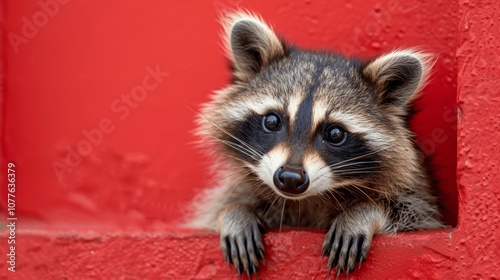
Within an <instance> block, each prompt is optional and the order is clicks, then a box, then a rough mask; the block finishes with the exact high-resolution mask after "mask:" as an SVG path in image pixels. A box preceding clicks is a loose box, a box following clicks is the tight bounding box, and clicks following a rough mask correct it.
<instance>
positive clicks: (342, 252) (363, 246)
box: [322, 216, 373, 279]
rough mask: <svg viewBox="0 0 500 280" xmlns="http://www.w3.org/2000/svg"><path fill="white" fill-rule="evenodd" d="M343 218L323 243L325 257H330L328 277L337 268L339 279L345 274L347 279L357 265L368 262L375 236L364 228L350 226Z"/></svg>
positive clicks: (335, 221) (334, 225)
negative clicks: (367, 258)
mask: <svg viewBox="0 0 500 280" xmlns="http://www.w3.org/2000/svg"><path fill="white" fill-rule="evenodd" d="M349 225H350V224H349V223H346V222H345V221H344V219H343V216H339V217H337V218H336V219H335V220H334V221H333V223H332V225H331V227H330V229H329V230H328V233H327V234H326V236H325V241H324V242H323V252H322V253H323V256H324V257H328V275H330V272H331V270H332V268H334V267H337V279H338V278H339V276H340V274H341V273H343V272H345V273H346V278H347V277H348V276H349V273H351V272H353V271H354V268H355V266H356V263H359V267H361V263H362V262H364V261H365V260H366V257H367V255H368V251H369V250H370V245H371V243H372V239H373V234H372V233H371V232H369V230H368V229H367V228H366V229H364V228H363V227H356V226H352V224H351V226H349Z"/></svg>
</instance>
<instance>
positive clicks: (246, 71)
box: [224, 12, 286, 81]
mask: <svg viewBox="0 0 500 280" xmlns="http://www.w3.org/2000/svg"><path fill="white" fill-rule="evenodd" d="M224 27H225V31H226V49H227V51H228V56H229V58H230V59H231V61H232V63H233V69H234V70H233V75H234V77H235V78H236V79H239V80H243V81H246V80H248V79H250V78H251V77H252V76H253V75H255V74H256V73H258V72H259V71H260V70H261V69H262V68H263V67H265V66H266V65H268V64H269V63H271V62H272V61H273V60H276V59H279V58H281V57H282V56H284V55H285V51H286V48H285V44H284V43H283V42H282V40H281V39H280V38H279V37H278V36H277V35H276V34H275V33H274V32H273V30H272V29H271V28H270V27H269V26H268V25H266V24H265V23H264V21H263V20H262V19H261V18H260V17H258V16H256V15H252V14H250V13H247V12H238V13H233V14H228V15H227V16H226V18H225V20H224Z"/></svg>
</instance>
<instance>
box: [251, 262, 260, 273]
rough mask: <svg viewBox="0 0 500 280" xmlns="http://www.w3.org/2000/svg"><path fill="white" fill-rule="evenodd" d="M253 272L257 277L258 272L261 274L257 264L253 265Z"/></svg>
mask: <svg viewBox="0 0 500 280" xmlns="http://www.w3.org/2000/svg"><path fill="white" fill-rule="evenodd" d="M252 270H253V272H254V273H255V275H257V272H259V266H258V265H255V264H252Z"/></svg>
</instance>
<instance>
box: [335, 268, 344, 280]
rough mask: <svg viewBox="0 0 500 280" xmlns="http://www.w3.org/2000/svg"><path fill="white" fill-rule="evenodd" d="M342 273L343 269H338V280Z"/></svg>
mask: <svg viewBox="0 0 500 280" xmlns="http://www.w3.org/2000/svg"><path fill="white" fill-rule="evenodd" d="M341 273H342V268H339V267H337V277H336V278H335V279H337V280H338V279H339V277H340V274H341Z"/></svg>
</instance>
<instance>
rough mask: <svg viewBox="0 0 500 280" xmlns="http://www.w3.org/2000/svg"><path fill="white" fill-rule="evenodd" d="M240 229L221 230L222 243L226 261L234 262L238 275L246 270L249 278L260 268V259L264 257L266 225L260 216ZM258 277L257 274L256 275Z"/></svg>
mask: <svg viewBox="0 0 500 280" xmlns="http://www.w3.org/2000/svg"><path fill="white" fill-rule="evenodd" d="M238 228H239V229H238V230H233V229H226V230H224V231H223V232H221V238H220V245H221V249H222V254H223V256H224V258H225V259H226V261H227V262H228V263H229V265H230V266H231V264H233V265H234V266H235V268H236V271H237V272H238V277H241V273H243V271H246V274H247V276H248V279H251V276H252V274H256V273H257V272H258V270H259V260H263V259H264V243H263V241H262V234H263V233H264V232H265V227H264V226H263V224H262V223H261V222H260V220H259V219H258V218H255V219H253V221H251V222H249V223H248V224H247V225H245V227H243V228H241V227H240V226H238ZM255 277H256V278H257V275H256V276H255Z"/></svg>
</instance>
